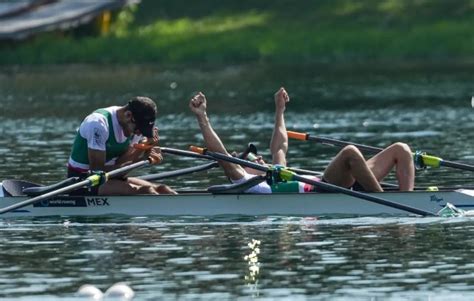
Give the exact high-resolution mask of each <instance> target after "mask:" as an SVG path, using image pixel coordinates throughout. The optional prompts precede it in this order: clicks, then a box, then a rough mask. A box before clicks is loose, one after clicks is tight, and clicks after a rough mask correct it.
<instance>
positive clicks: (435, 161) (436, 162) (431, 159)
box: [287, 131, 474, 171]
mask: <svg viewBox="0 0 474 301" xmlns="http://www.w3.org/2000/svg"><path fill="white" fill-rule="evenodd" d="M287 133H288V137H289V138H293V139H297V140H311V141H316V142H319V143H322V144H326V145H334V146H339V147H345V146H347V145H354V146H356V147H357V148H358V149H359V150H361V151H363V152H367V153H373V154H377V153H379V152H381V151H382V150H383V149H382V148H380V147H374V146H369V145H364V144H358V143H352V142H348V141H342V140H337V139H332V138H327V137H318V136H311V135H310V134H307V133H300V132H293V131H287ZM413 155H414V156H417V155H418V153H414V154H413ZM419 156H421V158H422V160H423V164H424V165H425V166H430V167H440V166H446V167H451V168H457V169H462V170H469V171H474V165H469V164H465V163H458V162H453V161H447V160H444V159H442V158H439V157H436V156H431V155H427V154H419Z"/></svg>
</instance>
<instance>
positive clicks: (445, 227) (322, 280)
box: [0, 217, 474, 300]
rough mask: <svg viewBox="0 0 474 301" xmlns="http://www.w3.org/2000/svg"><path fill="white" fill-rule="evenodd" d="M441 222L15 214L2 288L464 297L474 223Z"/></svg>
mask: <svg viewBox="0 0 474 301" xmlns="http://www.w3.org/2000/svg"><path fill="white" fill-rule="evenodd" d="M439 221H440V219H437V220H436V219H431V220H422V221H421V222H419V219H413V218H398V219H394V218H392V219H390V218H389V219H387V220H385V219H380V218H365V219H342V220H339V219H329V220H314V219H313V220H308V219H301V218H282V217H280V218H272V217H269V219H265V218H259V219H254V220H253V221H248V222H242V221H237V220H235V221H233V220H229V221H226V219H225V218H223V219H222V220H221V221H212V220H211V221H206V218H193V219H192V220H187V221H185V220H183V221H181V222H179V221H177V220H176V219H168V218H147V219H143V220H139V221H135V222H131V221H130V220H129V219H125V218H123V220H121V219H114V218H109V219H106V220H104V221H103V223H102V222H100V223H83V222H80V223H79V222H77V221H75V220H71V223H70V224H69V225H68V226H67V227H65V226H63V225H60V224H54V223H51V222H53V221H52V220H51V221H43V222H39V223H36V222H35V223H31V221H29V220H28V219H25V220H23V221H18V222H17V221H12V222H11V223H10V224H9V225H6V224H2V225H1V226H0V232H1V233H2V240H0V248H1V249H2V250H3V251H2V258H1V259H0V271H1V272H2V281H1V282H0V298H3V297H6V296H9V297H15V296H25V294H26V295H29V296H35V295H37V296H39V295H52V296H64V297H67V296H70V294H71V293H72V292H75V291H76V290H77V289H78V287H80V286H81V285H82V284H85V283H89V284H93V285H95V286H96V287H98V288H99V289H101V290H105V289H107V287H110V286H111V285H112V284H113V283H116V282H120V281H126V282H127V283H128V284H129V285H130V286H131V287H132V288H133V290H134V291H135V292H136V294H137V297H139V298H140V300H154V299H156V298H171V299H192V298H197V299H205V298H206V297H209V296H213V298H223V299H229V298H235V297H238V296H241V297H243V296H245V297H263V298H285V297H290V296H291V297H292V298H293V297H295V296H296V297H297V296H301V297H303V296H318V297H321V298H322V299H324V297H326V298H327V297H341V298H344V297H346V298H347V297H349V296H352V297H356V298H369V297H370V298H374V297H379V298H385V297H386V298H390V297H394V296H398V295H399V294H400V293H406V292H410V291H413V292H414V291H417V292H418V293H419V294H424V295H425V296H428V295H429V294H432V293H437V292H439V293H440V294H441V295H442V294H443V292H448V291H452V290H453V289H455V290H456V291H465V292H466V293H467V294H466V296H468V295H469V292H470V291H472V289H473V288H474V277H473V275H474V265H473V264H472V263H471V261H470V257H471V255H472V251H471V250H472V249H473V247H474V245H473V242H472V241H471V240H469V239H466V237H469V236H470V235H469V233H470V232H472V231H474V226H473V225H472V221H470V220H461V221H456V220H451V221H453V222H442V223H439ZM243 242H244V243H243ZM245 242H247V243H248V245H246V243H245ZM259 242H260V243H259ZM461 299H464V300H467V299H466V298H461ZM32 300H34V298H33V297H32ZM408 300H410V298H408ZM413 300H417V299H413Z"/></svg>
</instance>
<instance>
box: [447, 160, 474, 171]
mask: <svg viewBox="0 0 474 301" xmlns="http://www.w3.org/2000/svg"><path fill="white" fill-rule="evenodd" d="M439 165H441V166H446V167H452V168H457V169H463V170H469V171H474V166H472V165H468V164H465V163H458V162H452V161H446V160H441V161H440V162H439Z"/></svg>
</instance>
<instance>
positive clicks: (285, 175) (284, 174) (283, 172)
mask: <svg viewBox="0 0 474 301" xmlns="http://www.w3.org/2000/svg"><path fill="white" fill-rule="evenodd" d="M191 150H193V151H194V152H197V153H200V154H202V155H207V156H210V157H212V158H214V159H215V160H222V161H227V162H231V163H235V164H239V165H242V166H246V167H250V168H253V169H256V170H260V171H264V172H268V171H273V169H272V167H268V166H264V165H260V164H257V163H253V162H250V161H246V160H242V159H239V158H234V157H231V156H228V155H225V154H222V153H217V152H211V151H208V150H206V149H203V148H199V147H191ZM277 172H279V173H280V177H281V178H282V179H284V180H287V181H299V182H303V183H307V184H310V185H313V186H316V187H318V188H321V189H323V190H326V191H330V192H338V193H342V194H346V195H350V196H353V197H356V198H359V199H363V200H366V201H370V202H373V203H377V204H380V205H385V206H388V207H392V208H395V209H399V210H403V211H407V212H410V213H414V214H418V215H422V216H436V214H435V213H432V212H429V211H425V210H421V209H418V208H414V207H410V206H406V205H403V204H400V203H395V202H392V201H389V200H386V199H382V198H380V197H376V196H374V195H370V194H366V193H362V192H358V191H354V190H350V189H347V188H343V187H340V186H336V185H333V184H329V183H325V182H318V181H314V180H311V179H307V178H305V177H303V176H300V175H298V174H296V173H294V172H292V171H290V170H288V169H280V170H277Z"/></svg>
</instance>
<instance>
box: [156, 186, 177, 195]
mask: <svg viewBox="0 0 474 301" xmlns="http://www.w3.org/2000/svg"><path fill="white" fill-rule="evenodd" d="M154 189H155V191H156V193H158V194H177V192H176V191H175V190H173V189H171V187H169V186H168V185H163V184H160V185H155V187H154Z"/></svg>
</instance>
